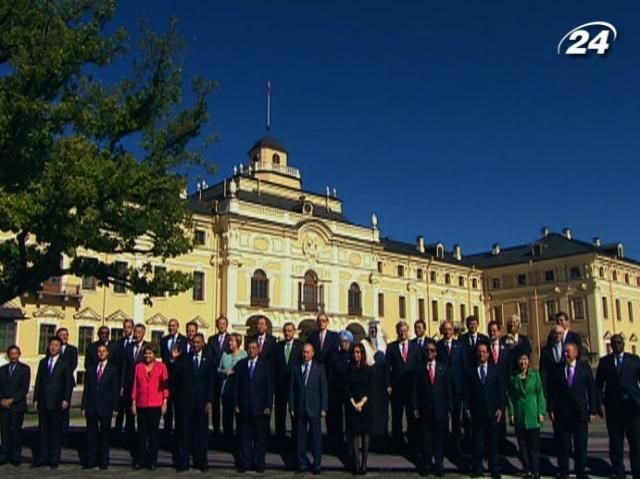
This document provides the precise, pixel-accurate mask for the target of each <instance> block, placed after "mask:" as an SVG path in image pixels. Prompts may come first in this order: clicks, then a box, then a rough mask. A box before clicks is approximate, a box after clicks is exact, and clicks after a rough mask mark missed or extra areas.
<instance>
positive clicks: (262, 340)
mask: <svg viewBox="0 0 640 479" xmlns="http://www.w3.org/2000/svg"><path fill="white" fill-rule="evenodd" d="M263 345H264V338H263V337H262V336H260V352H262V346H263Z"/></svg>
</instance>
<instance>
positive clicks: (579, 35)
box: [558, 21, 618, 55]
mask: <svg viewBox="0 0 640 479" xmlns="http://www.w3.org/2000/svg"><path fill="white" fill-rule="evenodd" d="M592 35H593V37H592ZM617 37H618V31H617V30H616V27H614V26H613V25H612V24H610V23H609V22H601V21H597V22H589V23H585V24H584V25H580V26H579V27H576V28H574V29H573V30H571V31H570V32H569V33H567V34H566V35H565V36H564V37H562V40H560V43H558V55H560V54H561V53H564V54H565V55H586V54H588V53H589V51H595V52H596V54H598V55H604V54H605V53H606V52H607V50H608V49H609V48H610V47H611V42H613V41H615V39H616V38H617ZM565 40H567V42H566V45H565V47H564V50H563V43H565Z"/></svg>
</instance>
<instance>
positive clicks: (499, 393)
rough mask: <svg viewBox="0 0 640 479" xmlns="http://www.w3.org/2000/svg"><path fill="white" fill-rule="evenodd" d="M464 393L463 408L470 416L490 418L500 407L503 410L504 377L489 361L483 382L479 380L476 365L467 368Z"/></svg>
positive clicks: (504, 396)
mask: <svg viewBox="0 0 640 479" xmlns="http://www.w3.org/2000/svg"><path fill="white" fill-rule="evenodd" d="M464 385H465V393H464V409H465V410H467V411H471V416H472V418H473V419H474V420H475V419H478V418H483V417H484V418H487V419H488V418H492V417H494V416H495V414H496V411H497V410H498V409H500V410H501V411H503V412H504V408H505V405H506V401H507V397H506V384H505V378H504V376H503V375H502V374H500V373H499V371H498V370H497V368H496V367H495V366H494V365H493V364H492V363H491V362H489V363H487V377H486V380H485V383H484V384H482V381H480V374H479V373H478V366H473V367H471V368H469V369H468V371H467V377H466V381H465V383H464Z"/></svg>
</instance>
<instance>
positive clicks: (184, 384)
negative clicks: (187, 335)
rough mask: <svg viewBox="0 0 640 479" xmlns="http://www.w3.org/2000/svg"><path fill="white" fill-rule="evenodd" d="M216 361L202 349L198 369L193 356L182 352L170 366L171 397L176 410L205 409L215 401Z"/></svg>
mask: <svg viewBox="0 0 640 479" xmlns="http://www.w3.org/2000/svg"><path fill="white" fill-rule="evenodd" d="M215 366H216V365H215V363H214V362H213V361H212V360H211V359H210V358H209V357H208V356H207V355H206V354H205V352H204V349H203V350H202V358H201V361H200V365H199V367H198V369H197V370H196V367H195V365H194V362H193V356H188V355H186V354H184V353H183V354H182V355H181V356H180V357H179V358H178V359H177V360H176V361H175V362H173V363H171V364H170V366H169V377H170V380H169V383H170V388H171V398H172V400H173V403H174V404H175V408H176V411H180V412H188V411H193V410H194V409H195V410H199V411H203V410H204V408H205V406H206V405H207V403H210V402H213V387H214V381H215V374H216V367H215Z"/></svg>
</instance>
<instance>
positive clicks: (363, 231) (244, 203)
mask: <svg viewBox="0 0 640 479" xmlns="http://www.w3.org/2000/svg"><path fill="white" fill-rule="evenodd" d="M289 160H290V158H289V153H288V151H287V150H286V149H285V148H284V147H283V146H282V145H281V144H280V143H278V142H277V141H276V140H275V139H273V138H272V137H270V136H267V137H265V138H263V139H261V140H259V141H258V142H256V143H255V144H254V145H253V147H252V148H251V149H250V150H249V153H248V158H247V161H245V162H244V163H243V164H242V165H240V166H238V167H235V168H234V173H233V176H231V177H230V178H227V179H225V180H224V181H222V182H220V183H218V184H216V185H213V186H210V187H206V188H202V189H199V191H198V192H196V193H195V194H194V195H191V196H189V197H188V198H187V199H186V201H189V204H190V207H191V209H192V212H193V219H194V224H195V230H194V240H195V247H194V249H193V251H191V252H190V253H189V254H186V255H184V256H181V257H178V258H173V259H169V260H168V261H167V262H166V263H162V262H161V260H159V259H158V261H157V262H156V264H155V266H154V268H155V270H156V271H158V270H160V269H161V268H170V269H179V270H182V271H188V272H192V273H193V275H194V281H195V285H194V287H193V288H192V289H191V290H189V291H186V292H184V293H182V294H180V295H178V296H174V297H159V298H153V306H147V305H145V304H144V301H143V298H142V297H141V296H139V295H134V294H132V293H130V292H128V291H127V290H126V289H125V288H124V287H123V286H120V285H117V284H116V285H114V286H110V287H101V286H98V285H97V283H96V281H95V279H94V278H90V277H88V278H75V277H61V278H52V279H50V280H49V281H47V282H46V283H45V284H43V287H42V290H41V292H40V294H39V295H38V296H37V297H35V298H34V297H32V296H28V295H27V296H24V297H21V298H16V299H14V300H13V301H11V302H9V303H7V304H5V305H3V307H2V308H0V348H2V349H3V350H5V349H6V347H7V346H8V345H10V344H12V343H14V342H17V343H18V344H19V345H20V346H21V348H22V350H23V359H24V360H25V361H26V362H27V363H29V364H30V365H31V366H32V367H35V366H36V364H37V361H38V359H39V358H40V357H41V355H42V354H44V352H45V350H46V344H47V341H48V338H49V337H50V336H52V335H53V334H54V332H55V330H56V329H57V328H58V327H60V326H65V327H67V328H68V329H69V331H70V341H71V343H72V344H75V345H77V346H78V348H79V351H80V354H81V357H80V365H79V369H78V382H79V383H80V384H81V383H82V376H83V372H82V369H83V367H82V364H83V359H84V358H83V356H82V354H83V352H84V351H85V349H86V347H87V345H88V344H89V343H90V342H91V341H94V340H95V339H96V333H97V329H98V327H99V326H101V325H103V324H104V325H107V326H108V327H109V328H110V329H111V331H112V338H115V339H118V338H119V337H120V336H121V334H122V329H121V328H122V321H123V320H124V319H127V318H131V319H133V321H134V322H136V323H144V324H145V325H146V326H147V339H150V340H152V341H153V342H156V343H158V342H159V339H160V337H161V336H162V335H163V334H165V332H166V326H167V322H168V321H169V319H171V318H176V319H178V320H179V321H180V324H181V329H182V330H183V331H184V325H185V324H186V323H187V322H188V321H192V320H193V321H196V322H197V323H198V325H199V327H200V330H201V331H202V332H203V333H204V334H205V335H210V334H213V333H214V332H215V331H214V328H215V318H216V317H218V316H219V315H222V314H224V315H226V316H227V317H228V319H229V324H230V329H231V330H233V331H236V332H240V333H242V334H247V332H249V331H250V330H251V329H252V328H253V327H254V325H255V319H256V317H257V316H258V315H264V316H266V317H267V318H268V319H269V321H270V323H271V328H272V330H273V333H274V334H276V336H277V335H279V333H280V331H281V327H282V325H283V324H284V323H285V322H289V321H290V322H293V323H295V324H296V325H297V326H298V329H299V331H300V335H301V336H303V337H304V336H305V335H306V334H308V332H309V331H310V330H311V329H313V328H314V327H315V317H316V315H317V314H318V312H325V313H327V314H328V315H329V317H330V319H331V323H330V327H331V328H332V329H334V330H339V329H344V328H348V329H349V330H351V331H352V332H353V333H354V335H355V336H356V338H361V337H363V336H364V335H365V334H366V329H367V324H368V323H369V321H370V320H373V319H377V320H379V321H380V323H381V326H382V329H383V332H384V334H385V336H387V337H388V338H393V337H394V336H395V330H394V327H395V324H396V322H397V321H399V320H401V319H403V320H406V321H407V322H409V324H410V325H412V324H413V323H414V322H415V321H416V320H418V319H423V320H424V321H425V322H426V323H427V334H428V335H429V336H432V337H437V336H438V334H439V332H438V328H439V325H440V323H441V322H442V321H443V320H445V319H450V320H453V321H454V323H455V325H456V328H457V329H463V323H464V318H465V317H466V316H468V315H471V314H473V315H476V316H477V317H478V318H479V320H480V324H481V329H483V330H485V329H486V324H487V322H488V321H489V320H491V319H496V320H498V321H500V322H503V321H505V320H506V318H507V317H508V316H509V315H511V314H518V315H519V316H520V317H521V318H522V323H523V324H522V332H523V333H524V334H527V335H529V336H530V337H532V338H533V342H534V345H538V344H540V343H544V342H545V341H546V337H547V334H548V330H549V327H550V323H549V321H550V320H551V319H552V317H553V314H554V313H555V312H557V311H558V310H565V311H567V312H569V313H570V315H571V316H572V318H574V322H573V327H574V329H576V330H577V331H579V332H580V334H581V335H582V336H583V338H584V341H585V344H586V347H587V350H588V351H589V352H590V354H591V356H592V357H593V358H596V357H597V356H599V355H602V354H605V352H606V351H607V349H606V348H607V341H608V338H609V337H610V336H611V335H612V334H613V333H616V332H619V333H623V334H624V335H625V337H626V338H627V341H628V343H629V344H630V346H629V347H628V350H632V349H633V350H634V351H635V349H636V346H637V339H638V338H637V336H638V334H640V332H639V330H638V327H637V326H634V318H636V317H637V318H638V319H637V320H636V321H640V263H638V262H636V261H633V260H630V259H628V258H626V257H625V256H624V250H623V246H622V244H614V245H602V244H600V242H599V241H596V240H594V242H593V243H585V242H582V241H578V240H576V239H574V238H572V236H571V233H570V231H568V230H565V231H564V233H563V234H555V233H550V232H549V231H547V230H546V229H545V230H544V231H543V233H542V235H541V237H540V238H537V239H535V240H534V241H532V243H531V244H527V245H522V246H517V247H512V248H504V249H501V248H500V247H499V246H498V245H495V246H494V247H493V249H492V251H489V252H487V253H481V254H473V255H470V256H464V255H463V253H462V249H461V247H460V246H458V245H455V246H453V248H450V249H447V248H446V247H445V245H444V244H442V243H428V242H427V241H425V239H424V237H422V236H419V237H417V239H416V241H415V243H405V242H399V241H395V240H390V239H386V238H385V237H384V236H383V235H382V232H381V231H380V229H379V227H378V220H377V218H376V216H375V214H374V215H372V217H371V224H370V225H366V226H365V225H358V224H355V223H353V222H351V221H349V219H348V218H346V217H345V215H344V214H343V204H342V201H341V200H340V198H339V197H338V196H337V195H336V192H335V190H333V191H332V190H330V189H329V188H327V190H326V191H325V192H324V193H314V192H310V191H306V190H305V189H304V188H303V186H302V176H301V173H300V171H299V170H298V169H297V168H295V166H293V165H292V164H290V161H289ZM86 254H87V256H91V255H92V253H91V252H87V253H86ZM105 259H106V260H109V261H117V262H118V264H120V265H121V267H122V268H127V267H128V266H141V265H142V264H143V263H144V262H146V261H147V259H146V258H142V257H136V256H133V255H122V256H118V257H107V258H105ZM538 353H539V351H538V349H537V347H536V348H534V356H537V355H538ZM534 361H536V362H537V359H535V358H534ZM534 364H536V363H535V362H534Z"/></svg>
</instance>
